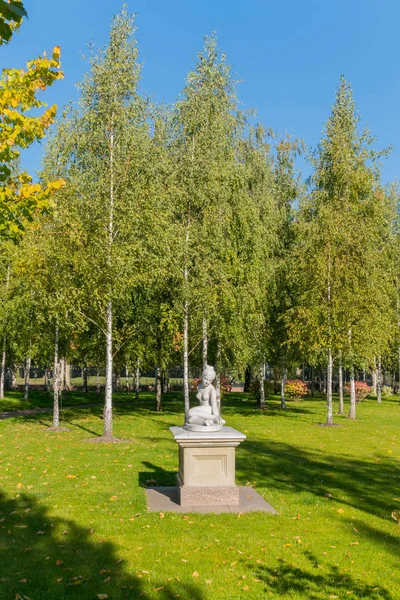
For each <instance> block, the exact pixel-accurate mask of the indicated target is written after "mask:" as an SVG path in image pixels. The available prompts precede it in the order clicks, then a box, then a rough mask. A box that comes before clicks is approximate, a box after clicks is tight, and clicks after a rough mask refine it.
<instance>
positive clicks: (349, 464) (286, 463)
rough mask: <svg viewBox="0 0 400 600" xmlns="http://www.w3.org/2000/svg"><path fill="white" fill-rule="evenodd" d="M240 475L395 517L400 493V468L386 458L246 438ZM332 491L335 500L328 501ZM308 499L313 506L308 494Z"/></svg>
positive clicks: (239, 461)
mask: <svg viewBox="0 0 400 600" xmlns="http://www.w3.org/2000/svg"><path fill="white" fill-rule="evenodd" d="M236 465H237V466H236V474H237V477H238V478H240V479H241V480H242V481H243V482H245V481H247V480H248V477H249V472H250V471H251V478H252V480H255V481H256V482H257V486H260V487H266V488H269V489H276V490H279V491H281V492H282V493H288V492H291V493H292V492H296V493H299V492H304V493H305V494H312V495H313V496H314V497H320V498H323V499H324V501H326V502H329V501H332V500H336V501H337V502H340V503H341V504H347V505H349V506H352V507H354V508H357V509H360V510H364V511H365V512H366V513H370V514H372V515H376V516H378V517H381V518H384V519H389V520H390V515H391V512H392V510H393V509H394V508H396V505H395V503H394V501H393V497H395V496H398V489H399V484H400V467H399V465H398V464H396V463H395V462H394V461H393V460H390V459H387V458H386V457H384V456H381V457H380V459H379V463H378V462H373V463H372V462H369V461H367V460H361V459H356V458H352V457H349V456H344V455H340V454H334V455H330V454H327V453H326V451H324V452H322V451H318V450H314V451H310V450H304V449H301V448H299V447H296V446H293V445H290V444H285V443H282V442H272V441H268V442H264V441H256V440H246V441H245V442H244V443H243V444H242V445H241V446H240V448H239V449H238V452H237V458H236ZM326 494H331V499H325V495H326ZM304 502H305V503H307V504H309V503H310V502H309V501H308V500H307V498H304Z"/></svg>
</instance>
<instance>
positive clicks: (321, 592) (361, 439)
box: [0, 393, 400, 600]
mask: <svg viewBox="0 0 400 600" xmlns="http://www.w3.org/2000/svg"><path fill="white" fill-rule="evenodd" d="M82 396H83V397H84V398H87V401H88V402H89V403H95V402H97V401H98V398H97V397H96V394H89V395H85V394H69V395H68V398H67V400H68V404H73V403H75V404H81V403H83V401H82ZM13 398H14V400H13ZM116 399H117V401H118V403H117V404H116V407H115V426H114V433H115V435H116V436H118V437H120V438H124V439H129V440H131V441H130V442H129V443H123V444H115V445H108V444H107V445H99V444H92V443H89V442H88V441H87V440H88V439H90V438H93V437H94V436H95V435H99V434H101V433H102V430H103V422H102V419H101V413H102V409H101V406H98V407H96V408H84V409H72V410H64V411H63V415H62V420H63V425H66V426H67V427H68V428H69V430H70V431H69V432H66V433H62V434H54V433H49V432H46V426H47V425H49V424H50V423H51V414H50V413H49V414H41V415H38V416H36V417H30V418H21V417H19V418H18V419H11V420H5V421H2V422H1V423H0V451H1V454H0V461H1V462H0V486H1V499H0V513H2V514H0V526H1V529H0V540H1V546H0V565H1V575H0V598H1V599H2V600H3V599H4V600H6V599H8V598H10V599H12V600H14V599H15V598H16V597H17V594H19V595H20V596H21V598H24V595H25V596H27V597H29V598H32V599H33V600H41V599H42V598H49V599H53V598H61V599H62V598H68V599H69V598H93V599H95V598H96V597H97V595H98V594H107V595H108V597H109V598H110V599H116V600H118V599H120V598H121V599H122V598H129V599H132V598H136V597H139V596H141V595H143V596H144V597H146V598H151V599H153V598H154V599H156V598H161V599H163V600H165V599H170V598H174V597H179V598H180V599H187V600H189V599H190V600H192V599H194V600H202V599H207V600H214V599H232V598H236V597H241V596H243V597H248V598H253V599H259V598H263V597H266V598H288V599H289V598H290V599H302V600H308V599H315V600H325V599H326V598H334V597H337V598H354V599H356V598H357V599H360V600H361V599H365V598H383V599H385V600H390V599H393V600H396V599H398V598H399V597H400V593H399V591H398V590H399V589H400V572H399V567H398V561H399V556H400V527H398V526H397V525H396V523H395V521H393V520H392V519H391V512H392V510H394V509H396V508H397V509H398V508H400V451H399V429H400V427H399V426H400V405H399V403H398V401H397V400H395V399H394V398H392V399H390V400H385V401H384V402H383V403H382V404H381V405H378V404H377V403H376V401H374V400H368V401H364V402H363V403H361V404H360V405H358V406H357V410H358V420H357V421H355V422H352V421H349V420H347V419H346V418H345V417H339V416H336V417H335V421H336V423H337V424H338V425H339V427H333V428H327V427H321V426H320V423H323V422H324V421H325V404H324V401H323V400H322V399H320V398H319V399H315V400H312V399H309V400H306V401H302V402H298V403H289V404H288V410H287V411H285V412H282V411H281V410H280V409H279V402H278V400H277V399H273V400H270V401H269V402H268V403H267V411H266V412H265V413H262V414H260V412H259V411H258V410H257V408H256V406H255V403H254V401H253V400H252V399H250V398H248V397H247V396H246V395H245V394H232V395H230V396H227V398H226V400H225V401H224V402H225V403H224V417H225V418H226V419H227V421H228V424H229V425H231V426H233V427H235V428H237V429H239V430H241V431H244V432H245V433H246V435H247V440H246V441H245V442H244V443H243V444H242V445H241V446H240V447H239V448H238V449H237V483H238V484H240V485H252V486H254V487H255V488H256V489H257V491H258V492H259V493H261V494H262V495H264V496H265V498H266V499H267V500H268V501H269V502H270V503H271V504H272V505H273V506H274V507H275V508H276V509H277V510H278V512H279V515H278V516H273V515H269V514H265V513H253V514H243V515H239V516H238V515H218V516H216V515H180V514H168V513H166V514H164V515H163V514H158V513H157V514H150V513H148V512H147V509H146V502H145V490H144V488H143V487H142V486H144V485H146V482H148V481H156V482H157V483H158V484H160V485H173V484H174V477H175V473H176V470H177V464H178V457H177V446H176V444H175V442H174V441H173V438H172V435H171V434H170V432H169V427H170V426H171V425H176V424H181V422H182V401H181V396H180V394H168V395H167V396H166V398H165V400H164V412H162V413H156V412H154V411H153V408H154V405H155V400H154V397H153V395H151V394H149V393H148V394H143V395H142V398H141V401H140V402H139V403H136V402H135V400H134V399H133V397H132V396H130V397H128V396H126V395H125V394H123V393H120V394H118V395H117V397H116ZM50 401H51V398H47V396H46V394H44V393H42V394H37V396H36V397H35V398H32V403H33V405H35V406H39V405H46V404H48V403H49V402H50ZM7 402H9V403H11V404H12V403H13V402H14V403H16V404H18V403H20V402H21V398H20V396H19V395H18V394H14V395H11V396H9V397H8V398H7ZM2 406H4V405H2ZM8 406H10V404H9V405H8ZM2 410H4V408H2Z"/></svg>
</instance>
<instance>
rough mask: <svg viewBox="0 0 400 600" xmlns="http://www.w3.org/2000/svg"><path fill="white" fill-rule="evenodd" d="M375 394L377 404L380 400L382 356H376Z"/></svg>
mask: <svg viewBox="0 0 400 600" xmlns="http://www.w3.org/2000/svg"><path fill="white" fill-rule="evenodd" d="M376 394H377V400H378V402H379V404H380V403H381V402H382V357H381V356H379V358H378V372H377V381H376Z"/></svg>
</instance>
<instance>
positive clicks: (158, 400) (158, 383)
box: [156, 366, 162, 412]
mask: <svg viewBox="0 0 400 600" xmlns="http://www.w3.org/2000/svg"><path fill="white" fill-rule="evenodd" d="M156 411H157V412H161V411H162V381H161V367H160V366H158V367H157V369H156Z"/></svg>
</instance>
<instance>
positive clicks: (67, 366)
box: [64, 361, 71, 390]
mask: <svg viewBox="0 0 400 600" xmlns="http://www.w3.org/2000/svg"><path fill="white" fill-rule="evenodd" d="M64 381H65V389H67V390H70V389H71V363H69V362H67V361H65V375H64Z"/></svg>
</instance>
